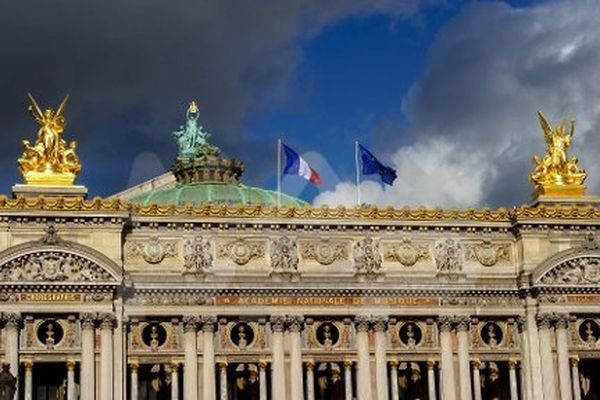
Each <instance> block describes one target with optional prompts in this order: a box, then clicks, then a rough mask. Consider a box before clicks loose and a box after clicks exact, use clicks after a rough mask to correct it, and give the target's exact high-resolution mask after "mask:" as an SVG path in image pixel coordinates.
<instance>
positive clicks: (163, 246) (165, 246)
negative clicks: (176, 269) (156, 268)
mask: <svg viewBox="0 0 600 400" xmlns="http://www.w3.org/2000/svg"><path fill="white" fill-rule="evenodd" d="M125 257H126V258H128V259H136V258H142V259H143V260H144V261H146V262H147V263H149V264H159V263H161V262H162V261H163V260H164V259H165V258H171V257H177V242H176V241H175V240H160V239H158V238H157V237H152V238H150V239H148V240H145V241H142V240H135V241H130V242H127V245H126V249H125Z"/></svg>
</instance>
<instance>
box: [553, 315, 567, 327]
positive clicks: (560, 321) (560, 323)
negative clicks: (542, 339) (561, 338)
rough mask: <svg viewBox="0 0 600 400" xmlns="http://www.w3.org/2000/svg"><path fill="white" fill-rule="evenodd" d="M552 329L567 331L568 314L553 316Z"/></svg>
mask: <svg viewBox="0 0 600 400" xmlns="http://www.w3.org/2000/svg"><path fill="white" fill-rule="evenodd" d="M554 327H555V328H556V329H567V328H568V327H569V314H555V320H554Z"/></svg>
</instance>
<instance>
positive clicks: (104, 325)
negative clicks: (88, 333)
mask: <svg viewBox="0 0 600 400" xmlns="http://www.w3.org/2000/svg"><path fill="white" fill-rule="evenodd" d="M98 321H100V329H113V328H114V327H115V326H116V322H117V317H115V315H114V314H113V313H100V314H98Z"/></svg>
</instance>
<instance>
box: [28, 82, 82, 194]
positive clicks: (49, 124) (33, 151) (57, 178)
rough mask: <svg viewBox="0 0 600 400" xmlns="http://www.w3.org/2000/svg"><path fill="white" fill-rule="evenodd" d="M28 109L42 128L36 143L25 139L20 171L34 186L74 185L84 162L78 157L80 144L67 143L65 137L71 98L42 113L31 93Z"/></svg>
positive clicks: (29, 94) (66, 97)
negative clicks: (65, 115) (66, 114)
mask: <svg viewBox="0 0 600 400" xmlns="http://www.w3.org/2000/svg"><path fill="white" fill-rule="evenodd" d="M28 96H29V99H30V101H31V104H30V105H29V107H28V110H29V112H30V113H31V115H32V116H33V119H35V121H36V122H37V123H38V124H39V125H40V128H39V130H38V135H37V138H36V140H35V143H34V144H33V145H32V144H31V143H30V142H29V141H28V140H23V146H24V147H25V150H24V151H23V154H22V155H21V157H19V159H18V162H19V170H20V171H21V174H23V179H24V180H25V183H26V184H27V185H32V186H72V185H73V184H74V182H75V178H76V177H77V174H78V173H79V171H81V162H80V161H79V157H78V156H77V153H76V149H77V143H76V142H74V141H72V142H69V143H67V142H66V141H65V140H64V139H63V138H62V135H63V133H64V130H65V127H66V124H67V122H66V119H65V117H64V111H65V106H66V104H67V100H68V99H69V95H66V96H65V98H64V99H63V101H62V102H61V103H60V105H59V106H58V108H57V110H56V111H54V110H52V109H50V108H48V109H46V110H44V111H42V109H41V108H40V106H39V105H38V103H37V102H36V101H35V99H34V97H33V96H32V95H31V93H28Z"/></svg>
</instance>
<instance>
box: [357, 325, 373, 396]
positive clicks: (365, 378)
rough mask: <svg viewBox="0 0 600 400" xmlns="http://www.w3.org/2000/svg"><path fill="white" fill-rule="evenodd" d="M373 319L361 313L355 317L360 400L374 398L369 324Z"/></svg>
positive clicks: (358, 394)
mask: <svg viewBox="0 0 600 400" xmlns="http://www.w3.org/2000/svg"><path fill="white" fill-rule="evenodd" d="M370 324H371V321H370V319H369V317H367V316H364V315H359V316H357V317H356V318H355V319H354V325H355V327H356V347H357V358H358V360H357V363H356V389H357V392H358V393H357V396H356V398H358V399H360V400H372V399H373V393H372V391H371V360H370V354H369V325H370Z"/></svg>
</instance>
